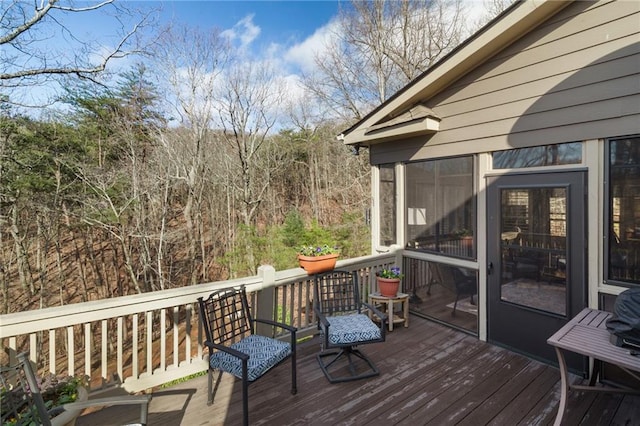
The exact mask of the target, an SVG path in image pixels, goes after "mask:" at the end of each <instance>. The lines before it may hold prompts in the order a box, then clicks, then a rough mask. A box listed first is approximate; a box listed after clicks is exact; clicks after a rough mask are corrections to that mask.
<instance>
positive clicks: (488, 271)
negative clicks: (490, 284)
mask: <svg viewBox="0 0 640 426" xmlns="http://www.w3.org/2000/svg"><path fill="white" fill-rule="evenodd" d="M492 272H493V262H489V264H488V265H487V275H491V273H492Z"/></svg>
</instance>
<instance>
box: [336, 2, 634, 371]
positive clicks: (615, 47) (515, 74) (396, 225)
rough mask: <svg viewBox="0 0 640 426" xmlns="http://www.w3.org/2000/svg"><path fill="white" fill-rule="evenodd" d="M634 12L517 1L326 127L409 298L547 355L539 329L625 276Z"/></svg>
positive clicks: (601, 298)
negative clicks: (348, 155) (349, 165)
mask: <svg viewBox="0 0 640 426" xmlns="http://www.w3.org/2000/svg"><path fill="white" fill-rule="evenodd" d="M639 16H640V5H638V3H636V2H608V1H601V2H553V1H543V2H518V3H516V4H514V5H513V6H512V7H511V8H509V9H508V10H506V11H505V12H504V13H503V14H502V15H500V16H499V17H498V18H497V19H496V20H494V21H493V22H492V23H491V24H489V25H488V26H487V27H485V28H484V29H483V30H482V31H481V32H479V33H478V34H476V35H475V36H474V37H472V38H471V39H469V40H467V41H466V42H465V43H464V44H463V45H461V46H460V47H459V48H457V49H456V50H455V51H453V52H452V53H451V54H449V55H448V56H447V57H446V58H445V59H444V60H442V61H441V62H439V63H438V64H437V65H436V66H435V67H433V68H431V69H430V70H428V71H427V72H425V73H424V74H423V75H421V76H420V77H418V78H417V79H416V80H414V81H413V82H411V83H410V84H409V85H408V86H406V87H405V88H404V89H403V90H401V91H400V92H399V93H397V94H396V95H395V96H394V97H392V98H391V99H389V100H388V101H386V102H385V103H383V104H382V105H380V106H379V107H378V108H377V109H375V110H374V111H373V112H371V113H370V114H369V115H368V116H366V117H365V118H363V119H362V120H361V121H359V122H358V123H356V124H355V125H354V126H352V127H351V128H349V129H347V130H345V131H344V133H343V134H341V135H340V136H339V138H340V139H341V140H343V141H344V143H345V144H348V145H352V146H354V147H357V148H358V149H362V148H368V150H369V154H370V163H371V166H372V188H373V194H372V199H373V204H372V211H373V214H372V222H373V233H372V234H373V237H372V238H373V247H374V250H376V251H377V252H385V251H387V250H391V249H392V248H393V247H397V246H399V247H400V248H401V249H402V256H403V265H402V266H403V269H404V271H405V277H406V278H405V280H404V286H405V287H404V291H405V292H407V293H408V294H410V295H411V299H410V303H411V311H412V312H413V313H415V314H419V315H423V316H426V317H428V318H430V319H434V320H436V321H439V322H443V323H446V324H449V325H451V326H453V327H455V328H458V329H461V330H465V331H467V332H469V333H471V334H474V335H477V336H478V338H479V339H481V340H486V341H489V342H491V343H495V344H497V345H500V346H503V347H507V348H510V349H513V350H515V351H517V352H520V353H523V354H526V355H527V356H530V357H533V358H535V359H539V360H542V361H544V362H548V363H552V364H553V363H555V362H556V357H555V355H554V352H553V350H552V348H551V347H550V346H549V345H547V344H546V339H547V338H548V337H549V336H550V335H552V334H553V333H554V331H556V330H558V329H559V328H560V327H562V325H564V324H565V323H567V322H568V321H569V320H570V319H571V318H572V317H573V316H575V315H576V314H577V313H578V312H580V311H581V310H582V309H583V308H584V307H592V308H599V309H604V310H609V311H611V310H612V308H613V303H614V301H615V297H616V295H617V294H619V293H620V292H621V291H623V290H625V289H626V288H628V287H632V286H636V285H638V284H640V85H639V84H638V81H639V79H640V74H639V69H640V68H639V67H638V61H639V58H640V43H638V37H637V34H638V19H639V18H638V17H639ZM570 368H571V369H573V371H575V372H581V373H584V374H586V371H587V361H586V359H582V358H580V357H576V358H575V359H574V360H572V361H571V362H570Z"/></svg>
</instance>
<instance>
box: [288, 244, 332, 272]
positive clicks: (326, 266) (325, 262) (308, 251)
mask: <svg viewBox="0 0 640 426" xmlns="http://www.w3.org/2000/svg"><path fill="white" fill-rule="evenodd" d="M339 255H340V250H338V248H337V247H333V246H330V245H328V244H324V245H321V246H313V245H307V246H302V247H300V248H299V249H298V263H299V264H300V267H301V268H302V269H304V270H305V271H307V274H309V275H313V274H317V273H320V272H325V271H330V270H332V269H333V268H335V266H336V261H337V260H338V256H339Z"/></svg>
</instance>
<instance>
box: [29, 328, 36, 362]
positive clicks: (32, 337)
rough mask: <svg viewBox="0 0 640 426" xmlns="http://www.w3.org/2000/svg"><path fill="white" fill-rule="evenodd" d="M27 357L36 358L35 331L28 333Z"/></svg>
mask: <svg viewBox="0 0 640 426" xmlns="http://www.w3.org/2000/svg"><path fill="white" fill-rule="evenodd" d="M29 359H33V360H37V359H38V335H37V334H36V333H31V334H29Z"/></svg>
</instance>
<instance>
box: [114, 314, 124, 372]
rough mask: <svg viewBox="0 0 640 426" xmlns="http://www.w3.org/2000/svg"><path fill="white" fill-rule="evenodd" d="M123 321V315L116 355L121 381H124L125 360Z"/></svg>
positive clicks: (120, 320)
mask: <svg viewBox="0 0 640 426" xmlns="http://www.w3.org/2000/svg"><path fill="white" fill-rule="evenodd" d="M123 322H124V319H123V318H122V317H118V331H117V333H118V335H117V339H118V341H117V351H118V353H117V355H116V359H117V363H118V379H119V380H120V381H121V382H124V378H125V377H124V362H123V361H122V359H123V353H122V339H123V333H124V331H123V328H124V327H123Z"/></svg>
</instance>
